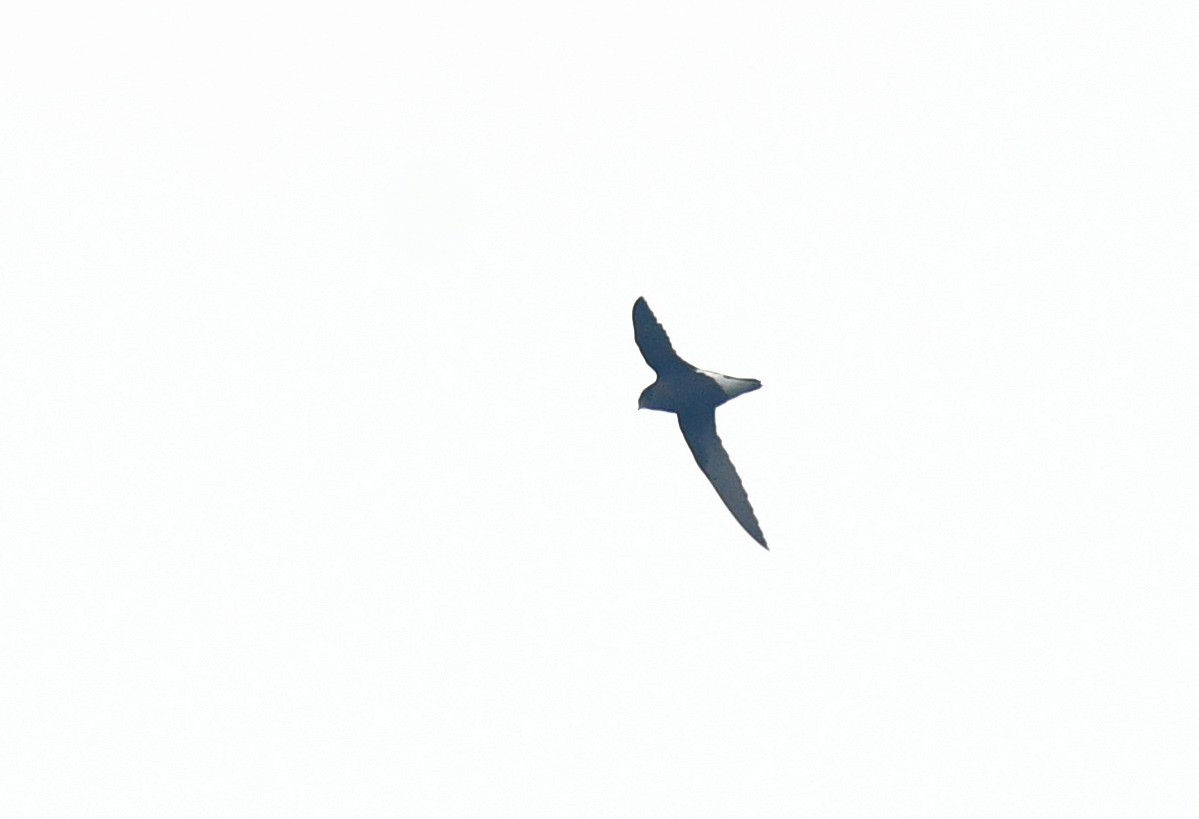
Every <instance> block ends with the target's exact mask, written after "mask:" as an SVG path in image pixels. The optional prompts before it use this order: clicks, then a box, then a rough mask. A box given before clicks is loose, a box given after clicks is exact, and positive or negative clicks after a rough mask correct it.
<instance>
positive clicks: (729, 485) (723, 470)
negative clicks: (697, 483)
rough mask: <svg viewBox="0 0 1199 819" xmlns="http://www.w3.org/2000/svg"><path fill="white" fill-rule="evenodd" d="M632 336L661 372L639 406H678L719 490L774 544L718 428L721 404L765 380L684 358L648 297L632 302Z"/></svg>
mask: <svg viewBox="0 0 1199 819" xmlns="http://www.w3.org/2000/svg"><path fill="white" fill-rule="evenodd" d="M633 338H634V339H635V340H636V341H637V347H638V348H639V349H640V350H641V355H642V356H643V357H644V358H645V363H646V364H648V365H649V366H650V367H652V368H653V370H654V372H655V373H657V374H658V379H657V380H656V381H654V383H652V384H650V385H649V386H648V387H646V388H645V390H643V391H642V393H641V398H640V399H638V401H637V409H652V410H661V411H663V412H673V413H674V414H675V415H677V416H678V417H679V429H681V430H682V431H683V440H685V441H686V442H687V446H689V447H690V448H691V454H692V455H694V456H695V462H696V463H697V464H699V468H700V469H702V470H703V472H704V474H705V475H707V476H708V480H709V481H711V482H712V486H714V487H715V488H716V494H718V495H720V499H721V500H722V501H724V505H725V506H727V507H728V509H729V511H730V512H732V513H733V517H734V518H736V519H737V522H738V523H740V524H741V526H742V528H743V529H745V531H747V532H749V535H750V537H752V538H753V539H754V540H756V541H757V542H758V543H760V544H761V545H762V547H763V548H765V549H769V548H770V547H769V546H767V545H766V537H765V535H763V534H762V527H760V526H759V525H758V519H757V518H756V517H755V516H754V510H753V507H752V506H750V505H749V496H748V495H747V494H745V487H744V486H742V485H741V478H740V477H739V476H738V475H737V470H736V469H734V468H733V462H732V461H730V460H729V454H728V453H727V452H725V451H724V444H722V443H721V442H720V436H718V435H717V434H716V408H717V407H719V406H720V405H721V404H723V403H724V402H726V401H728V400H730V399H733V398H736V397H737V396H738V395H741V394H742V393H746V392H752V391H753V390H756V389H758V388H759V387H761V386H762V382H761V381H759V380H757V379H756V378H733V377H732V376H728V375H721V374H720V373H714V372H709V371H708V370H701V369H699V368H698V367H694V366H692V365H690V364H688V363H687V362H686V361H684V360H683V359H681V358H679V355H678V353H676V352H675V351H674V347H672V346H670V338H669V337H668V336H667V335H666V331H665V330H663V329H662V325H661V324H659V323H658V320H657V319H656V318H655V317H654V312H653V311H652V310H650V309H649V305H648V304H646V302H645V299H644V298H640V299H637V301H636V302H635V303H634V304H633Z"/></svg>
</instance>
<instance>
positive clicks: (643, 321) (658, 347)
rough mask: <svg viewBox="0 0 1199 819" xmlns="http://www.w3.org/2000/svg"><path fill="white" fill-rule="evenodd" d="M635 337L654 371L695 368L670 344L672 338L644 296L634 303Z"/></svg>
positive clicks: (664, 371)
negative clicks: (680, 356)
mask: <svg viewBox="0 0 1199 819" xmlns="http://www.w3.org/2000/svg"><path fill="white" fill-rule="evenodd" d="M633 338H635V339H636V340H637V347H638V348H640V350H641V355H642V357H643V358H644V359H645V363H646V364H648V365H650V366H651V367H653V368H654V372H656V373H658V374H659V375H661V374H662V373H669V372H674V371H676V370H682V369H694V367H692V366H691V365H690V364H688V363H687V362H686V361H684V360H683V359H681V358H679V355H678V353H676V352H675V351H674V347H671V346H670V338H669V337H668V336H667V335H666V331H665V330H663V329H662V325H661V324H659V323H658V320H657V319H656V318H655V317H654V311H653V310H650V309H649V305H648V304H646V303H645V299H643V298H642V299H637V301H636V302H635V303H634V304H633Z"/></svg>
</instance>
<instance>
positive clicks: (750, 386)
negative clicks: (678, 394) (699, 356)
mask: <svg viewBox="0 0 1199 819" xmlns="http://www.w3.org/2000/svg"><path fill="white" fill-rule="evenodd" d="M699 372H701V373H703V374H704V375H706V376H708V378H711V379H712V380H713V381H715V382H716V386H718V387H720V389H721V390H723V391H724V394H725V395H727V396H728V397H729V398H734V397H736V396H738V395H740V394H741V393H743V392H749V391H750V390H756V389H757V388H758V387H759V386H761V382H759V381H758V380H756V379H753V378H733V377H732V376H731V375H721V374H720V373H714V372H712V371H711V370H700V371H699Z"/></svg>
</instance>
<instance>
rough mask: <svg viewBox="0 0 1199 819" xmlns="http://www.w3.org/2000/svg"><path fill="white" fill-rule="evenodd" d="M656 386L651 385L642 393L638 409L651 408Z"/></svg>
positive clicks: (638, 401)
mask: <svg viewBox="0 0 1199 819" xmlns="http://www.w3.org/2000/svg"><path fill="white" fill-rule="evenodd" d="M655 386H656V385H655V384H650V385H649V386H648V387H646V388H645V389H643V390H642V391H641V397H640V398H638V399H637V409H639V410H640V409H645V408H646V407H649V406H651V404H650V401H652V400H653V393H654V387H655Z"/></svg>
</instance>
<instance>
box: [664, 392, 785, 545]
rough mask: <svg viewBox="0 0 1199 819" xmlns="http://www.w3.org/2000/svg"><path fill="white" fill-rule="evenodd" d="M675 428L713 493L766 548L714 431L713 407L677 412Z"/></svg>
mask: <svg viewBox="0 0 1199 819" xmlns="http://www.w3.org/2000/svg"><path fill="white" fill-rule="evenodd" d="M679 429H681V430H682V431H683V438H684V439H685V440H686V441H687V446H689V447H691V454H692V455H694V456H695V462H696V463H697V464H699V468H700V469H702V470H703V471H704V474H705V475H707V476H708V480H710V481H711V482H712V486H714V487H716V494H718V495H720V499H721V500H722V501H724V505H725V506H727V507H728V508H729V511H730V512H732V513H733V517H735V518H736V519H737V522H738V523H740V524H741V527H742V528H743V529H745V531H747V532H749V534H750V537H752V538H753V539H754V540H756V541H758V543H760V544H762V546H763V548H766V549H769V548H770V547H769V546H767V545H766V536H765V535H763V534H762V527H760V526H758V519H757V518H756V517H755V516H754V508H753V507H752V506H750V505H749V495H747V494H745V487H744V486H742V485H741V478H740V477H739V476H738V475H737V470H736V469H734V468H733V462H732V461H730V460H729V454H728V453H727V452H725V451H724V444H722V443H721V442H720V436H719V435H717V434H716V411H715V409H710V410H707V411H699V412H687V413H679Z"/></svg>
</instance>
